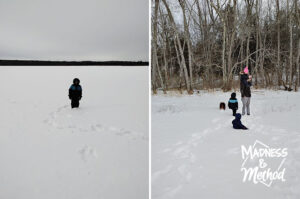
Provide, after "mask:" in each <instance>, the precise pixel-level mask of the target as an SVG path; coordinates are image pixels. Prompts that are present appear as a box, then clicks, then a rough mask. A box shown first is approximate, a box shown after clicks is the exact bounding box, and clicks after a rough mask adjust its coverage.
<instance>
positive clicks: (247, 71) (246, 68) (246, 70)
mask: <svg viewBox="0 0 300 199" xmlns="http://www.w3.org/2000/svg"><path fill="white" fill-rule="evenodd" d="M244 73H245V74H248V73H249V70H248V66H246V67H245V69H244Z"/></svg>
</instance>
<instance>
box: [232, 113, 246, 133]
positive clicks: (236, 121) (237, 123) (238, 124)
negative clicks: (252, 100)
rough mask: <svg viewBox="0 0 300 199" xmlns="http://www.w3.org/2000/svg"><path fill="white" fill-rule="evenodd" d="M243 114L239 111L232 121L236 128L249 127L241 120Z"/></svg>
mask: <svg viewBox="0 0 300 199" xmlns="http://www.w3.org/2000/svg"><path fill="white" fill-rule="evenodd" d="M241 118H242V116H241V114H239V113H237V114H236V115H235V119H234V120H233V121H232V125H233V128H234V129H245V130H246V129H248V128H247V127H245V126H244V125H243V124H242V122H241Z"/></svg>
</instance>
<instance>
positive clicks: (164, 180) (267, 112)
mask: <svg viewBox="0 0 300 199" xmlns="http://www.w3.org/2000/svg"><path fill="white" fill-rule="evenodd" d="M229 97H230V93H223V92H214V93H207V92H200V94H194V95H192V96H187V95H185V96H180V95H175V94H168V95H163V94H160V95H157V96H153V97H152V196H153V198H155V199H169V198H174V199H183V198H188V199H199V198H205V199H219V198H222V199H225V198H226V199H227V198H228V199H241V198H243V199H247V198H249V199H254V198H256V199H260V198H261V199H266V198H268V199H269V198H272V199H279V198H280V199H281V198H289V199H297V198H300V189H299V187H300V173H299V171H300V124H299V121H300V101H299V99H300V93H299V92H298V93H295V92H286V91H267V90H256V91H252V98H251V109H252V110H251V115H250V116H243V117H242V122H243V123H244V124H245V125H246V126H247V127H248V128H250V130H247V131H243V130H234V129H233V128H232V124H231V121H232V120H233V116H232V115H231V114H232V112H231V110H228V109H226V111H220V110H219V109H218V108H219V103H220V102H222V101H223V102H225V103H226V106H227V101H228V99H229ZM237 98H238V100H239V110H238V112H240V111H241V107H242V104H241V100H240V93H239V92H237ZM256 140H258V141H260V142H262V143H264V144H266V145H268V146H270V147H271V148H285V147H286V148H287V149H288V156H287V158H286V161H285V162H284V163H283V167H284V168H285V169H286V172H285V179H286V181H285V182H282V181H273V183H272V184H271V186H270V187H267V186H265V185H263V184H262V183H258V184H254V183H253V182H248V181H247V182H245V183H243V182H242V178H243V173H242V172H241V166H242V162H243V160H242V155H241V145H245V146H250V145H253V144H254V142H255V141H256Z"/></svg>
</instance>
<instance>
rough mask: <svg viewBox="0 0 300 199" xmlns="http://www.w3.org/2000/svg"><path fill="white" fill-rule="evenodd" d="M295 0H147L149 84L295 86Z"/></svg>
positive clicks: (299, 51)
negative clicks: (244, 73) (243, 74)
mask: <svg viewBox="0 0 300 199" xmlns="http://www.w3.org/2000/svg"><path fill="white" fill-rule="evenodd" d="M299 7H300V0H152V16H151V23H152V33H151V34H152V57H151V63H152V67H151V69H152V89H153V93H156V91H157V89H162V90H164V91H165V92H166V91H167V90H170V89H179V90H185V89H186V90H187V91H188V92H189V93H193V90H194V89H210V88H222V89H223V90H224V91H227V90H230V89H232V88H233V87H235V85H237V84H236V83H237V82H238V75H239V73H240V71H241V70H242V69H243V68H244V67H245V66H248V67H249V69H250V74H251V75H252V76H253V85H254V86H255V87H258V88H285V89H287V90H292V89H293V90H297V88H298V85H299V79H300V78H299V58H300V30H299V29H300V28H299V27H300V8H299Z"/></svg>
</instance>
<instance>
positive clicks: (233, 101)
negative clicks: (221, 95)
mask: <svg viewBox="0 0 300 199" xmlns="http://www.w3.org/2000/svg"><path fill="white" fill-rule="evenodd" d="M228 108H230V109H233V110H237V109H238V108H239V104H238V100H237V99H236V94H235V93H231V98H230V99H229V101H228Z"/></svg>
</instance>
